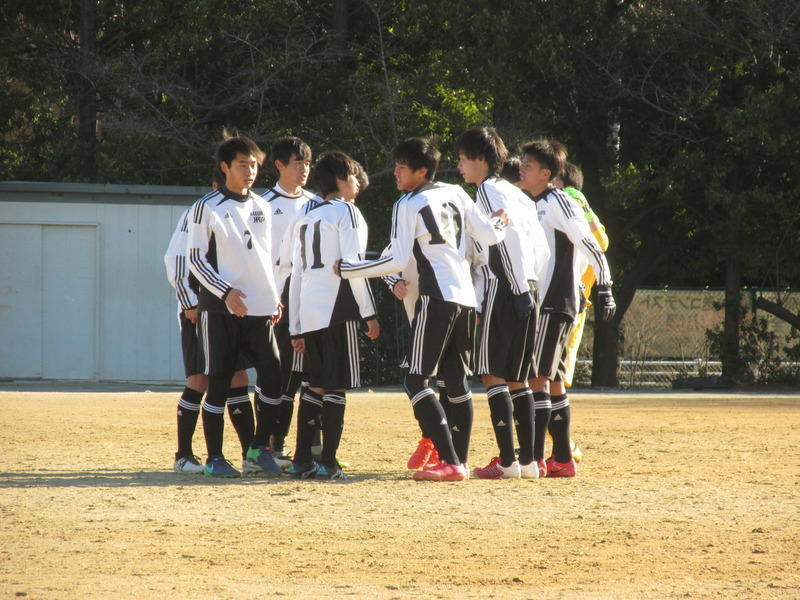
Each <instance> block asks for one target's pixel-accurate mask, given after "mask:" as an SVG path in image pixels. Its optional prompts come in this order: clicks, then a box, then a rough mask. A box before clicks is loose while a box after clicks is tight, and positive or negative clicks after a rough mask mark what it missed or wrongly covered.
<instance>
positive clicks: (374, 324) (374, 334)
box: [366, 319, 381, 340]
mask: <svg viewBox="0 0 800 600" xmlns="http://www.w3.org/2000/svg"><path fill="white" fill-rule="evenodd" d="M380 334H381V326H380V323H378V319H370V320H369V321H367V333H366V335H367V337H368V338H369V339H371V340H377V339H378V336H379V335H380Z"/></svg>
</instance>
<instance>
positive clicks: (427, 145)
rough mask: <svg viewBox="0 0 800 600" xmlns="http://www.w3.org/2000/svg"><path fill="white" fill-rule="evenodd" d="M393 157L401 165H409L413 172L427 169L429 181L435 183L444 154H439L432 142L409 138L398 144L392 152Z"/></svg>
mask: <svg viewBox="0 0 800 600" xmlns="http://www.w3.org/2000/svg"><path fill="white" fill-rule="evenodd" d="M392 157H393V158H394V160H395V162H397V163H399V164H401V165H408V166H409V167H410V168H411V170H412V171H418V170H419V169H421V168H422V167H427V169H428V181H433V180H434V178H435V177H436V169H438V168H439V159H441V158H442V153H441V152H439V150H438V149H437V148H436V146H434V144H433V142H432V141H431V140H426V139H424V138H408V139H407V140H404V141H402V142H400V143H399V144H397V146H396V147H395V149H394V150H393V151H392Z"/></svg>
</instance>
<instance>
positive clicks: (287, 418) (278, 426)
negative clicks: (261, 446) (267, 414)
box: [269, 396, 294, 452]
mask: <svg viewBox="0 0 800 600" xmlns="http://www.w3.org/2000/svg"><path fill="white" fill-rule="evenodd" d="M293 413H294V397H293V396H281V403H280V404H278V405H277V407H276V411H275V419H276V420H275V430H274V432H273V433H272V436H271V437H270V438H269V446H270V448H272V450H273V451H275V452H283V446H284V443H285V440H286V436H287V435H288V433H289V428H290V427H291V425H292V414H293Z"/></svg>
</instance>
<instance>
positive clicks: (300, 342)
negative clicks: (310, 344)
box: [292, 338, 306, 354]
mask: <svg viewBox="0 0 800 600" xmlns="http://www.w3.org/2000/svg"><path fill="white" fill-rule="evenodd" d="M292 348H294V351H295V352H297V353H298V354H305V353H306V341H305V339H303V338H295V339H293V340H292Z"/></svg>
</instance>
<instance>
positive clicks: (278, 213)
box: [272, 208, 283, 215]
mask: <svg viewBox="0 0 800 600" xmlns="http://www.w3.org/2000/svg"><path fill="white" fill-rule="evenodd" d="M272 214H273V215H282V214H283V211H282V210H281V209H280V208H276V209H275V212H274V213H272Z"/></svg>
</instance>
